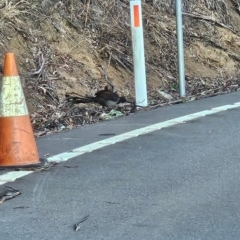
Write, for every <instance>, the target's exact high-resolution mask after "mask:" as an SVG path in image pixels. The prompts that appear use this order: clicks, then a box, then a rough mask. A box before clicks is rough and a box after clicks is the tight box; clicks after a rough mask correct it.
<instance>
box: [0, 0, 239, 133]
mask: <svg viewBox="0 0 240 240" xmlns="http://www.w3.org/2000/svg"><path fill="white" fill-rule="evenodd" d="M174 2H175V1H169V0H152V1H150V0H149V1H147V0H145V1H144V0H142V9H143V21H144V37H145V40H144V41H145V55H146V67H147V86H148V95H149V104H150V106H158V105H161V104H163V103H166V102H168V101H169V100H167V99H166V98H164V97H163V95H161V94H160V93H159V92H161V91H164V92H165V93H167V94H169V95H171V96H172V99H173V100H174V101H176V100H179V99H181V98H180V96H179V93H178V91H179V87H178V75H177V48H176V43H177V39H176V22H175V21H176V18H175V10H174ZM182 2H183V22H184V26H183V27H184V47H185V68H186V69H185V73H186V88H187V97H186V98H185V99H182V100H183V101H188V100H194V99H199V98H201V97H207V96H212V95H213V94H216V93H223V92H231V91H237V90H238V89H239V83H240V82H239V75H240V66H239V64H240V25H239V24H238V23H239V22H240V12H239V3H238V1H237V0H224V1H222V0H220V1H215V0H200V1H199V0H191V1H190V0H183V1H182ZM6 4H7V5H6ZM6 52H14V53H15V57H16V61H17V65H18V70H19V75H20V77H21V80H22V85H23V89H24V92H25V96H26V101H27V104H28V108H29V112H30V115H31V119H32V123H33V126H34V129H35V130H36V131H37V132H42V134H45V133H46V132H48V131H59V130H61V129H65V128H72V127H75V126H76V125H84V124H89V123H94V122H98V121H99V118H100V116H101V112H102V111H103V110H104V109H102V108H101V107H99V106H96V105H84V104H79V105H78V106H75V107H74V108H70V107H67V105H65V94H66V93H69V92H76V93H78V94H80V95H94V93H95V92H96V91H97V90H100V89H103V88H104V86H105V85H106V81H105V76H104V73H103V71H102V67H101V66H104V67H105V68H106V69H107V76H108V79H109V80H110V81H111V82H112V83H113V85H114V86H115V88H116V90H117V92H118V93H119V94H120V95H124V96H125V97H127V98H128V99H130V100H133V99H134V80H133V61H132V42H131V29H130V13H129V1H128V0H119V1H115V0H94V1H90V0H65V1H58V2H57V1H51V0H43V1H37V0H32V1H22V0H21V1H17V0H9V1H5V0H0V54H1V56H2V58H1V59H0V65H1V66H2V65H3V61H4V54H5V53H6ZM0 77H2V76H0ZM159 90H161V91H159ZM126 109H127V110H126ZM126 109H125V108H124V107H123V109H122V111H123V112H124V113H125V115H127V114H131V113H133V110H131V109H130V110H129V108H126ZM74 115H75V116H79V115H81V117H80V118H79V119H80V120H79V119H78V120H76V119H77V117H74ZM86 116H87V118H86ZM49 122H50V124H49ZM39 135H40V134H39Z"/></svg>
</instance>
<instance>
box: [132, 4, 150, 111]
mask: <svg viewBox="0 0 240 240" xmlns="http://www.w3.org/2000/svg"><path fill="white" fill-rule="evenodd" d="M130 14H131V30H132V45H133V63H134V80H135V94H136V104H137V105H138V106H142V107H146V106H147V105H148V100H147V84H146V70H145V56H144V41H143V25H142V5H141V0H134V1H133V0H131V1H130Z"/></svg>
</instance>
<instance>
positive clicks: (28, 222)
mask: <svg viewBox="0 0 240 240" xmlns="http://www.w3.org/2000/svg"><path fill="white" fill-rule="evenodd" d="M235 102H240V93H232V94H228V95H222V96H218V97H213V98H209V99H203V100H199V101H195V102H190V103H185V104H181V105H175V106H170V107H164V108H159V109H155V110H151V111H147V112H142V113H138V114H136V115H132V116H129V117H124V118H119V119H116V120H113V121H109V122H102V123H99V124H96V125H92V126H86V127H82V128H79V129H76V130H73V131H68V132H62V133H58V134H54V135H49V136H46V137H42V138H40V139H38V141H37V143H38V149H39V153H40V155H41V156H44V155H45V154H50V155H54V154H58V153H60V152H63V151H68V150H71V149H73V148H76V147H80V146H84V145H86V144H89V143H93V142H95V141H99V140H101V139H104V138H108V137H109V134H121V133H124V132H127V131H131V130H134V129H138V128H140V127H144V126H148V125H150V124H154V123H157V122H162V121H165V120H169V119H172V118H176V117H180V116H184V115H187V114H191V113H195V112H198V111H202V110H207V109H211V108H213V107H218V106H222V105H226V104H233V103H235ZM239 118H240V108H236V109H232V110H227V111H224V112H220V113H216V114H214V115H210V116H206V117H204V118H199V119H197V120H194V121H190V122H187V123H184V124H177V125H175V126H172V127H168V128H165V129H162V130H159V131H155V132H152V133H150V134H145V135H142V136H139V137H136V138H132V139H129V140H126V141H123V142H120V143H116V144H114V145H111V146H107V147H104V148H102V149H99V150H96V151H93V152H91V153H86V154H84V155H81V156H79V157H76V158H74V159H72V160H69V161H67V162H64V163H60V164H58V165H56V166H55V167H52V168H51V169H49V170H46V171H42V172H35V173H33V174H30V175H28V176H25V177H23V178H20V179H17V180H16V181H15V182H13V183H9V184H7V185H8V186H12V187H14V188H16V189H21V191H22V194H21V195H20V196H18V197H16V198H14V199H11V200H8V201H6V202H4V203H3V204H2V205H0V216H1V217H0V236H1V237H0V239H1V240H13V239H14V240H15V239H19V240H28V239H29V240H35V239H36V240H38V239H39V240H40V239H41V240H45V239H46V240H49V239H51V240H66V239H73V240H75V239H76V240H77V239H82V240H85V239H91V240H98V239H99V240H100V239H103V240H105V239H106V240H133V239H135V240H145V239H146V240H155V239H156V240H162V239H166V240H168V239H174V240H175V239H176V240H178V239H183V240H190V239H204V240H207V239H209V240H210V239H211V240H212V239H224V240H231V239H236V240H237V239H240V201H239V199H240V187H239V182H240V160H239V159H240V150H239V149H240V148H239V146H240V136H239V133H240V124H239ZM0 174H1V172H0ZM87 215H89V217H88V218H87V220H86V221H84V222H82V223H81V224H80V225H81V228H80V230H79V231H77V232H75V231H74V228H73V227H74V224H75V223H77V222H79V221H80V220H81V218H82V217H84V216H87Z"/></svg>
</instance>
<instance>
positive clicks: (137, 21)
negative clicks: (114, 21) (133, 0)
mask: <svg viewBox="0 0 240 240" xmlns="http://www.w3.org/2000/svg"><path fill="white" fill-rule="evenodd" d="M133 14H134V27H140V11H139V5H133Z"/></svg>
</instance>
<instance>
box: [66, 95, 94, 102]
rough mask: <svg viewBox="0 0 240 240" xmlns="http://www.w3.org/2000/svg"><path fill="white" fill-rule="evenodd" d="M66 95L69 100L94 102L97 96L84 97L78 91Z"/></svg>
mask: <svg viewBox="0 0 240 240" xmlns="http://www.w3.org/2000/svg"><path fill="white" fill-rule="evenodd" d="M65 97H66V99H67V101H68V102H71V103H73V104H74V103H92V102H95V97H83V96H80V95H78V94H76V93H68V94H65Z"/></svg>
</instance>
